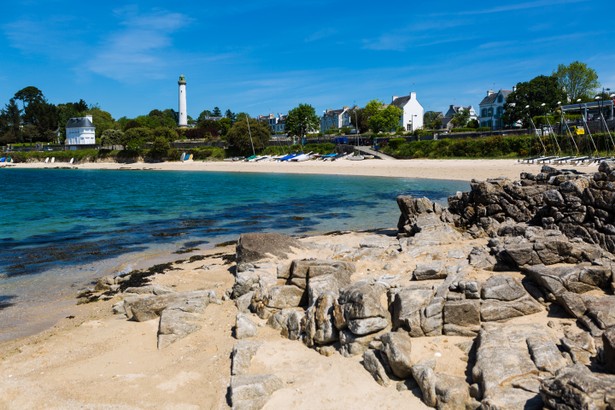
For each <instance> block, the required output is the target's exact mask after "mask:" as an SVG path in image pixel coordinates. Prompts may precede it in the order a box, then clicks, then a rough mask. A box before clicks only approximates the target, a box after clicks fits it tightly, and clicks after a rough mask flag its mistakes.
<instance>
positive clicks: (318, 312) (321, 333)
mask: <svg viewBox="0 0 615 410" xmlns="http://www.w3.org/2000/svg"><path fill="white" fill-rule="evenodd" d="M339 309H340V308H339V304H338V302H337V295H336V294H335V293H334V292H326V293H323V294H321V295H320V296H319V297H318V299H317V300H316V302H315V303H314V305H312V306H311V307H310V308H309V309H308V310H307V312H306V321H305V344H306V345H307V346H308V347H312V346H314V345H327V344H331V343H333V342H336V341H337V340H338V339H339V332H338V329H337V328H336V327H335V324H334V321H335V319H334V317H333V315H334V311H335V310H339Z"/></svg>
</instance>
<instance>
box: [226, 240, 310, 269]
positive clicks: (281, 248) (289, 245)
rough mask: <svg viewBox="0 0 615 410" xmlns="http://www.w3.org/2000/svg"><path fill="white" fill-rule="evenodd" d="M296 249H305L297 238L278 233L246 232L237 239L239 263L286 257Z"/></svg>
mask: <svg viewBox="0 0 615 410" xmlns="http://www.w3.org/2000/svg"><path fill="white" fill-rule="evenodd" d="M293 248H294V249H305V246H304V245H303V244H302V243H301V242H299V241H298V240H297V239H295V238H292V237H290V236H286V235H281V234H278V233H244V234H241V235H240V236H239V240H238V241H237V263H238V264H240V263H249V262H255V261H258V260H261V259H265V258H267V257H271V256H277V257H279V258H283V257H286V256H287V255H288V254H289V253H291V252H292V250H293Z"/></svg>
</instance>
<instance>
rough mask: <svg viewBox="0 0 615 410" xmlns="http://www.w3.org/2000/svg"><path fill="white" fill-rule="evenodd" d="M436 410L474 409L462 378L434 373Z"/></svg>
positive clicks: (467, 387) (467, 388)
mask: <svg viewBox="0 0 615 410" xmlns="http://www.w3.org/2000/svg"><path fill="white" fill-rule="evenodd" d="M436 408H437V409H438V410H457V409H467V408H476V405H475V404H474V401H473V400H472V399H471V398H470V392H469V386H468V384H467V383H466V382H465V380H464V379H463V378H462V377H456V376H451V375H448V374H443V373H436Z"/></svg>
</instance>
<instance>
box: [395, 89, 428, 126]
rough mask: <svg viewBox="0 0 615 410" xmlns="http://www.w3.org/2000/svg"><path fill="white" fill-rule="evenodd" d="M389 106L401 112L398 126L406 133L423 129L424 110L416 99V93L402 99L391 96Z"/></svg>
mask: <svg viewBox="0 0 615 410" xmlns="http://www.w3.org/2000/svg"><path fill="white" fill-rule="evenodd" d="M391 105H394V106H396V107H399V108H401V109H402V110H403V114H402V116H401V120H400V123H399V125H400V126H401V127H403V129H404V130H406V131H414V130H418V129H421V128H423V116H424V115H425V109H424V108H423V106H422V105H421V104H420V103H419V102H418V100H417V99H416V93H415V92H411V93H410V95H406V96H404V97H397V96H393V101H391Z"/></svg>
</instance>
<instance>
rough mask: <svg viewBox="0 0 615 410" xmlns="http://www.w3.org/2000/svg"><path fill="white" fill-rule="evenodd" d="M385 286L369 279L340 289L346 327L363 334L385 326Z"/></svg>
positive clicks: (387, 317)
mask: <svg viewBox="0 0 615 410" xmlns="http://www.w3.org/2000/svg"><path fill="white" fill-rule="evenodd" d="M386 290H387V288H386V286H385V285H384V284H382V283H380V282H374V281H371V280H363V281H358V282H355V283H353V284H351V285H350V286H347V287H345V288H343V289H342V290H341V291H340V297H339V304H340V305H341V306H342V309H343V312H344V318H345V319H346V322H347V325H348V328H349V329H350V330H351V331H352V332H353V333H354V334H356V335H359V336H363V335H366V334H370V333H374V332H377V331H380V330H382V329H384V328H386V327H387V326H388V325H389V323H390V321H389V316H390V315H389V312H388V311H387V309H386V308H385V307H384V306H383V299H385V294H386Z"/></svg>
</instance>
